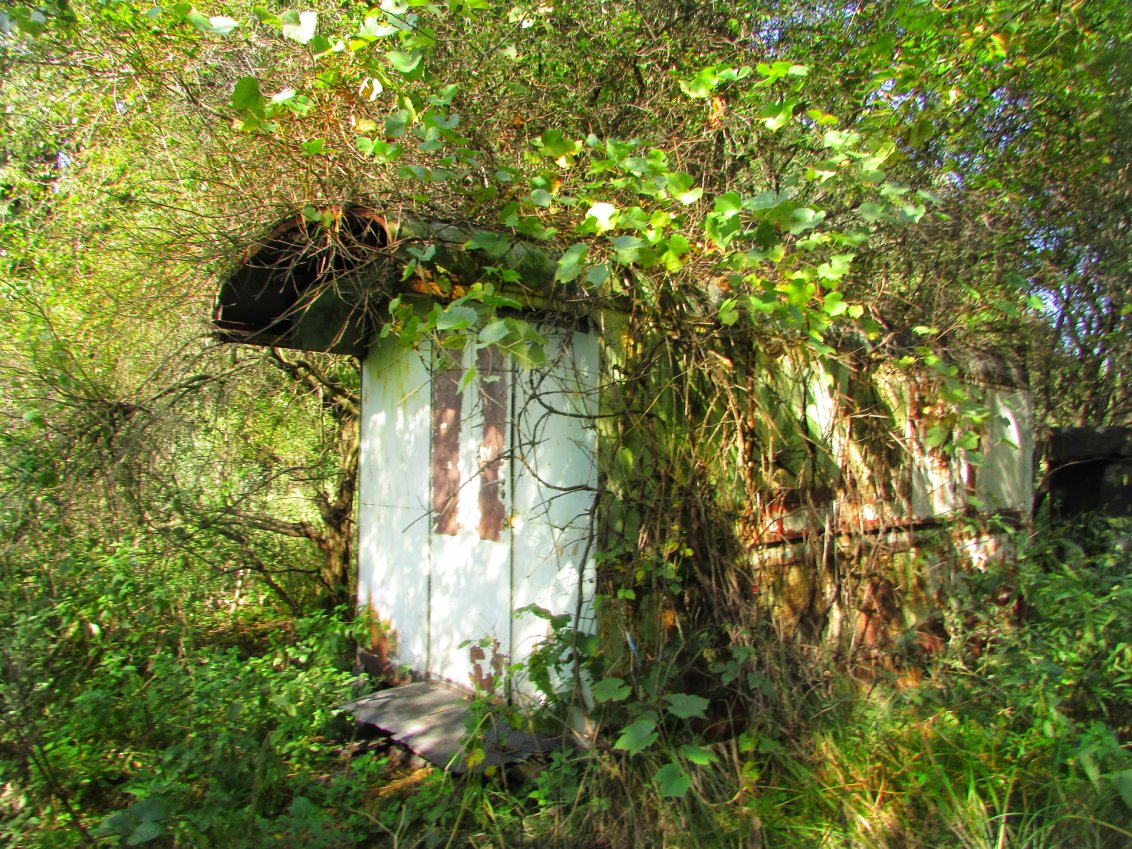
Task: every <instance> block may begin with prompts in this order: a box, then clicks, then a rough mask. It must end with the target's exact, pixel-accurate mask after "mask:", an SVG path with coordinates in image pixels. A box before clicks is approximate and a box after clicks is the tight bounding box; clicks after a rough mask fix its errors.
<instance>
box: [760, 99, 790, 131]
mask: <svg viewBox="0 0 1132 849" xmlns="http://www.w3.org/2000/svg"><path fill="white" fill-rule="evenodd" d="M797 105H798V101H797V100H795V99H793V98H791V99H790V100H785V101H783V102H782V103H768V104H767V105H766V106H764V107H763V111H762V112H761V113H760V114H759V120H760V121H762V122H763V125H764V126H765V127H766V128H767V129H768V130H770V131H771V132H772V133H774V132H778V131H779V130H781V129H782V128H783V127H785V126H786V125H787V124H789V123H790V119H791V118H793V117H794V107H795V106H797Z"/></svg>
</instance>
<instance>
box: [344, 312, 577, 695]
mask: <svg viewBox="0 0 1132 849" xmlns="http://www.w3.org/2000/svg"><path fill="white" fill-rule="evenodd" d="M544 333H546V334H547V335H548V336H549V344H548V350H547V358H548V364H547V366H546V367H543V368H538V369H530V370H524V369H520V368H518V367H517V366H515V365H514V364H513V363H512V362H511V360H510V359H508V358H507V357H505V356H504V355H502V354H501V353H500V352H499V351H498V350H497V349H495V348H491V347H485V348H477V347H476V346H475V345H469V346H468V348H467V349H465V350H463V351H457V352H455V354H452V353H448V352H437V353H432V354H428V353H421V352H416V351H406V350H404V349H401V348H400V347H398V346H397V345H396V344H395V343H389V342H385V343H382V344H381V345H379V346H378V347H376V348H375V349H374V350H373V351H372V352H371V353H370V355H369V356H368V357H367V359H366V363H365V367H364V372H363V387H362V389H363V391H362V452H361V464H362V466H361V487H360V495H359V503H360V510H359V525H360V527H359V586H358V594H359V603H360V604H362V605H368V606H369V607H370V608H371V609H372V610H373V611H374V613H375V614H376V616H377V617H378V618H380V619H381V620H382V621H383V622H386V623H388V626H389V646H390V649H391V650H392V651H393V652H394V654H395V656H396V659H397V661H398V662H399V663H402V664H404V665H406V666H408V667H409V668H411V669H412V670H414V671H415V672H416V673H417V674H418V675H420V674H427V675H429V676H431V677H439V678H443V679H445V680H448V681H452V682H454V683H457V684H461V685H464V686H468V687H476V688H480V689H483V690H488V691H494V692H498V693H502V686H503V676H502V673H503V672H504V670H505V668H507V667H508V666H509V665H510V664H514V663H516V662H522V661H523V660H525V659H527V658H528V657H529V656H530V653H531V651H532V650H533V649H535V648H536V647H537V646H538V644H539V643H540V641H541V640H543V639H544V638H545V637H546V636H547V628H548V626H547V622H546V621H545V620H544V619H542V618H540V617H538V616H536V615H533V614H531V613H529V612H528V613H523V614H519V615H515V611H518V610H522V609H524V608H527V607H528V606H529V605H536V606H538V607H540V608H543V609H545V610H547V611H549V612H550V613H553V614H560V613H570V614H575V613H579V612H580V613H581V614H582V616H583V619H585V618H586V617H588V614H589V608H588V605H587V604H580V603H579V598H581V600H582V601H583V602H587V601H588V600H589V599H590V598H592V594H593V570H592V562H593V552H592V551H591V546H590V540H591V538H592V527H591V526H592V509H591V507H592V504H593V500H594V497H595V494H596V484H597V463H596V448H597V441H596V430H595V419H596V412H597V387H598V346H597V339H596V336H595V335H594V334H592V333H586V332H573V331H569V330H566V331H563V330H553V331H550V332H547V331H545V330H544ZM473 369H474V371H472V370H473ZM579 593H580V594H581V595H580V596H579ZM580 624H581V626H582V627H586V622H584V621H583V622H582V623H580ZM511 685H512V686H513V687H514V688H515V689H516V690H517V691H520V692H529V691H530V687H529V684H527V683H526V680H525V677H524V676H523V674H522V673H521V671H520V672H519V674H518V675H517V677H516V678H515V679H514V680H513V681H511Z"/></svg>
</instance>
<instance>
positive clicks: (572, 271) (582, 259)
mask: <svg viewBox="0 0 1132 849" xmlns="http://www.w3.org/2000/svg"><path fill="white" fill-rule="evenodd" d="M588 252H589V248H588V247H587V246H586V245H584V244H576V245H570V247H568V248H567V249H566V250H565V251H563V253H562V256H561V257H560V258H559V259H558V268H557V270H556V271H555V272H554V279H555V281H556V282H559V283H569V282H570V281H572V280H576V279H577V278H578V277H580V276H581V274H582V271H583V270H584V269H585V265H586V254H587V253H588Z"/></svg>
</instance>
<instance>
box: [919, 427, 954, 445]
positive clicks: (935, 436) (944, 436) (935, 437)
mask: <svg viewBox="0 0 1132 849" xmlns="http://www.w3.org/2000/svg"><path fill="white" fill-rule="evenodd" d="M950 438H951V429H950V428H947V427H944V426H943V425H938V424H937V425H932V426H931V427H930V428H928V432H927V433H925V434H924V445H926V446H927V447H928V448H939V447H940V446H941V445H943V444H944V443H946V442H947V440H948V439H950Z"/></svg>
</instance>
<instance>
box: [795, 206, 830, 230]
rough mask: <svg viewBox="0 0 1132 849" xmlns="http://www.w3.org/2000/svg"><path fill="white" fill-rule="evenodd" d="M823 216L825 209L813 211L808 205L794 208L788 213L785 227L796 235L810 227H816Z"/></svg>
mask: <svg viewBox="0 0 1132 849" xmlns="http://www.w3.org/2000/svg"><path fill="white" fill-rule="evenodd" d="M824 218H825V210H824V209H823V210H822V211H820V212H815V211H814V210H812V209H810V208H809V207H808V206H803V207H800V208H799V209H795V210H794V212H793V213H791V215H790V222H789V224H788V225H787V228H786V229H788V230H789V231H790V232H791V233H793V234H794V235H795V236H797V235H798V234H799V233H802V232H805V231H806V230H809V229H810V228H811V227H817V226H818V224H820V223H821V222H822V220H823V219H824Z"/></svg>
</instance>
